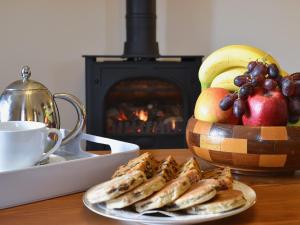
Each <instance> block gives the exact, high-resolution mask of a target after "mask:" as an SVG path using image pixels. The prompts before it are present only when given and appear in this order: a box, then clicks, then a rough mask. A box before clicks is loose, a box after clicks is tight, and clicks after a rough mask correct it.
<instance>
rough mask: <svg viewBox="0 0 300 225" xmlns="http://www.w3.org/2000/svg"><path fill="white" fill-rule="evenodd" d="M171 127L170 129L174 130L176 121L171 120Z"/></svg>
mask: <svg viewBox="0 0 300 225" xmlns="http://www.w3.org/2000/svg"><path fill="white" fill-rule="evenodd" d="M171 127H172V130H175V128H176V121H175V120H171Z"/></svg>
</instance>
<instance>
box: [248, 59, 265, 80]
mask: <svg viewBox="0 0 300 225" xmlns="http://www.w3.org/2000/svg"><path fill="white" fill-rule="evenodd" d="M267 73H268V68H267V67H266V65H264V64H263V63H257V65H256V66H255V67H254V69H253V70H252V71H251V72H250V75H251V78H253V77H256V76H258V75H263V76H265V75H267Z"/></svg>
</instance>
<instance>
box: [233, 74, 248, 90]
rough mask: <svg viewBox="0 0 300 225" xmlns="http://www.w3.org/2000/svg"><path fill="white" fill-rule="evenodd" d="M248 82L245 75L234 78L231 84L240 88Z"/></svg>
mask: <svg viewBox="0 0 300 225" xmlns="http://www.w3.org/2000/svg"><path fill="white" fill-rule="evenodd" d="M247 81H248V77H247V76H245V75H240V76H237V77H235V78H234V80H233V83H234V85H235V86H238V87H241V86H243V85H244V84H246V83H247Z"/></svg>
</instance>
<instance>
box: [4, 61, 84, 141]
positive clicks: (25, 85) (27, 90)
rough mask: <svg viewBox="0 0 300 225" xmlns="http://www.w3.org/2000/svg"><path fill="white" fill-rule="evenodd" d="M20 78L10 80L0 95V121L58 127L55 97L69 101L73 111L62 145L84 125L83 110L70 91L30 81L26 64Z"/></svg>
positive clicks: (58, 119)
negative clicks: (72, 121)
mask: <svg viewBox="0 0 300 225" xmlns="http://www.w3.org/2000/svg"><path fill="white" fill-rule="evenodd" d="M21 76H22V79H21V80H18V81H15V82H13V83H12V84H10V85H9V86H7V87H6V89H5V90H4V91H3V93H2V94H1V96H0V121H13V120H16V121H19V120H28V121H37V122H42V123H45V124H47V126H48V127H50V128H51V127H53V128H57V129H59V128H60V118H59V111H58V108H57V105H56V102H55V99H57V98H58V99H64V100H66V101H68V102H69V103H71V104H72V105H73V106H74V108H75V110H76V113H77V122H76V125H75V127H74V129H73V130H72V131H71V132H70V133H69V134H68V135H67V136H66V137H65V138H64V139H63V141H62V144H66V143H67V142H69V141H70V140H71V139H73V138H74V137H75V136H76V135H77V134H78V133H79V132H80V131H81V130H82V129H83V128H84V125H85V116H86V113H85V109H84V106H83V105H82V103H81V102H80V100H79V99H78V98H77V97H75V96H73V95H70V94H65V93H56V94H53V95H52V94H51V92H50V91H49V90H48V89H47V88H46V87H45V86H44V85H43V84H41V83H39V82H37V81H34V80H30V79H29V78H30V76H31V71H30V68H29V66H24V67H23V68H22V70H21Z"/></svg>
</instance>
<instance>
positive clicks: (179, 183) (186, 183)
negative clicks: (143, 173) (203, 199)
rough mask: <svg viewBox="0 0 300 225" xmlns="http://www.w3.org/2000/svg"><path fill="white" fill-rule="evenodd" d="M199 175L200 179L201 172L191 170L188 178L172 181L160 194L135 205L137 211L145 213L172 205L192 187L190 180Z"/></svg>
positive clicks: (182, 177) (187, 175)
mask: <svg viewBox="0 0 300 225" xmlns="http://www.w3.org/2000/svg"><path fill="white" fill-rule="evenodd" d="M197 174H198V177H199V171H197V170H191V171H189V172H186V176H181V177H178V178H176V179H174V180H171V181H170V182H169V183H168V184H167V186H166V187H164V188H163V189H162V190H160V191H159V192H157V193H155V194H154V195H152V196H150V197H149V198H147V199H145V200H143V201H140V202H137V203H136V204H135V208H136V211H138V212H144V211H147V210H151V209H157V208H161V207H163V206H165V205H168V204H170V203H172V202H173V201H175V200H176V199H177V198H179V197H180V196H181V195H182V194H184V193H185V192H186V191H187V190H188V189H189V188H190V187H191V186H192V182H191V180H190V178H193V179H194V178H195V177H196V176H197Z"/></svg>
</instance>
